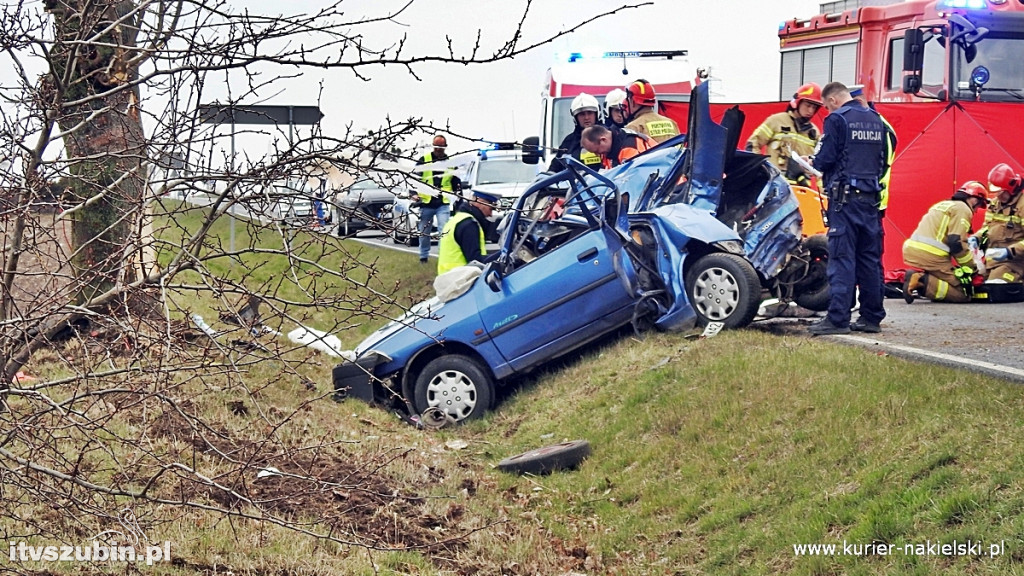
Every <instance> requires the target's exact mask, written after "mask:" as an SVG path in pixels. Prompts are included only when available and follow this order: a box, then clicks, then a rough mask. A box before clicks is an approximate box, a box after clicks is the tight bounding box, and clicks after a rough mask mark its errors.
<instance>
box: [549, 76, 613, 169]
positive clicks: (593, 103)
mask: <svg viewBox="0 0 1024 576" xmlns="http://www.w3.org/2000/svg"><path fill="white" fill-rule="evenodd" d="M569 112H570V113H571V114H572V119H573V122H575V124H576V127H575V128H574V129H573V131H572V132H570V133H569V134H568V135H567V136H566V137H565V138H564V139H562V143H561V144H559V145H558V155H557V156H555V158H554V160H552V161H551V165H550V166H549V167H548V171H550V172H559V171H561V170H563V169H564V168H565V164H563V163H562V155H563V154H567V155H569V156H572V157H573V158H575V159H577V160H579V161H580V162H583V163H584V164H586V165H587V166H589V167H591V168H593V169H595V170H597V169H598V168H600V164H601V159H600V158H598V157H597V156H595V155H594V154H591V153H589V152H587V151H586V150H585V149H584V148H583V146H582V145H581V144H580V135H582V134H583V130H584V129H585V128H588V127H590V126H593V125H595V124H597V123H598V120H599V118H598V103H597V98H594V97H593V96H591V95H590V94H587V93H586V92H583V93H581V94H579V95H578V96H576V97H575V98H573V99H572V102H571V103H570V104H569Z"/></svg>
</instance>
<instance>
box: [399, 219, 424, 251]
mask: <svg viewBox="0 0 1024 576" xmlns="http://www.w3.org/2000/svg"><path fill="white" fill-rule="evenodd" d="M419 242H420V239H419V232H417V231H416V230H413V227H412V218H409V215H408V214H403V215H401V216H399V217H398V218H397V220H396V221H395V244H405V245H407V246H416V245H418V244H419Z"/></svg>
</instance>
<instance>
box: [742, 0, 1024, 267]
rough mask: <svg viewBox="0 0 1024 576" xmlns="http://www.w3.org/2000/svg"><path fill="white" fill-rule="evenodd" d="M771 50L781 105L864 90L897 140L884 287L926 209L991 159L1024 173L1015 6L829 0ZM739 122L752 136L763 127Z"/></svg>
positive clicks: (1023, 21) (1019, 26)
mask: <svg viewBox="0 0 1024 576" xmlns="http://www.w3.org/2000/svg"><path fill="white" fill-rule="evenodd" d="M779 46H780V51H781V56H782V66H781V75H780V90H779V98H780V100H784V101H785V100H789V98H790V97H791V96H792V94H793V93H794V91H795V90H796V88H797V87H798V86H800V85H801V84H803V83H805V82H817V83H819V84H820V85H822V86H823V85H825V84H826V83H828V82H831V81H839V82H843V83H844V84H847V85H848V86H852V85H863V86H864V94H865V96H866V97H867V99H868V101H870V102H873V103H874V105H875V107H876V109H877V110H878V111H879V112H880V113H881V114H882V115H883V116H884V117H885V118H886V119H887V120H888V121H889V122H890V124H892V126H893V128H894V129H895V131H896V133H897V136H898V137H899V146H898V148H897V155H896V159H895V161H894V163H893V168H892V181H891V184H890V191H891V193H890V203H889V209H888V210H887V212H886V217H885V234H886V235H885V244H886V245H885V262H884V264H885V269H886V281H887V282H898V281H899V280H900V279H901V278H902V270H903V268H904V265H903V262H902V260H903V259H902V244H903V241H904V240H905V239H906V238H907V237H908V236H909V235H910V234H912V233H913V231H914V229H915V228H916V226H917V223H918V221H919V220H920V218H921V216H922V215H923V214H924V213H925V212H926V211H927V210H928V207H929V206H931V205H932V204H934V203H935V202H938V201H939V200H944V199H948V198H949V197H950V195H951V194H952V193H953V191H954V190H956V188H957V187H958V186H960V185H962V184H963V183H964V182H967V181H969V180H978V181H981V182H983V183H986V184H987V182H985V179H986V177H987V175H988V172H989V170H990V169H991V168H992V166H994V165H995V164H997V163H999V162H1007V163H1008V164H1010V165H1011V166H1013V167H1014V168H1015V169H1017V170H1021V168H1022V167H1024V138H1021V134H1022V132H1024V57H1022V54H1024V0H903V1H898V0H897V1H891V0H890V1H885V0H882V1H879V0H874V1H871V0H860V1H859V2H857V1H850V0H848V1H846V2H830V3H827V4H822V10H821V13H820V14H818V15H815V16H813V17H811V18H806V19H793V20H789V21H786V22H784V23H783V24H782V25H781V26H780V27H779ZM775 111H778V109H776V110H775ZM747 118H748V121H747V125H746V128H747V129H749V130H753V129H754V128H756V127H757V125H758V124H759V122H760V120H759V119H758V118H757V117H756V115H754V114H751V112H750V111H748V112H747ZM819 120H820V117H819ZM980 218H981V215H980V214H979V215H978V219H979V221H978V222H976V227H977V225H978V224H980Z"/></svg>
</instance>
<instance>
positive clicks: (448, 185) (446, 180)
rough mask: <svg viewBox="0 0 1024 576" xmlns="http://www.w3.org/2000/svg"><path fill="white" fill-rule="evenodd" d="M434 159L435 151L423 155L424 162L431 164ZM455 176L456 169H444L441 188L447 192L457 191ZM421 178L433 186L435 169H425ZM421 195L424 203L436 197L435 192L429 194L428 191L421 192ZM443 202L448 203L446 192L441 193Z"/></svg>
mask: <svg viewBox="0 0 1024 576" xmlns="http://www.w3.org/2000/svg"><path fill="white" fill-rule="evenodd" d="M433 161H434V153H433V152H427V153H426V154H424V155H423V163H424V164H430V163H431V162H433ZM454 176H455V171H454V170H452V169H451V168H448V169H446V170H445V171H444V174H442V175H441V190H443V191H445V192H454V191H455V189H454V188H453V187H452V177H454ZM420 180H422V181H423V182H424V183H426V184H429V185H430V186H433V185H434V171H433V170H425V171H423V172H422V173H421V174H420ZM419 196H420V200H422V201H423V202H424V203H427V202H430V200H431V199H432V198H434V195H433V194H428V193H426V192H420V193H419ZM441 202H442V203H443V204H447V203H448V197H447V196H445V195H444V194H441Z"/></svg>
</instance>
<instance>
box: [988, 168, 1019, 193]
mask: <svg viewBox="0 0 1024 576" xmlns="http://www.w3.org/2000/svg"><path fill="white" fill-rule="evenodd" d="M1018 186H1020V174H1017V173H1016V172H1014V171H1013V168H1010V165H1009V164H1006V163H1003V164H996V166H995V168H993V169H992V171H990V172H989V173H988V189H989V190H991V191H992V192H1001V191H1003V190H1006V191H1007V192H1013V191H1014V190H1016V189H1017V187H1018Z"/></svg>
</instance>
